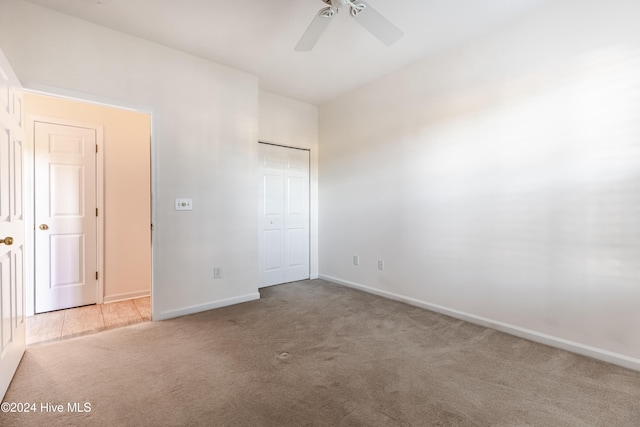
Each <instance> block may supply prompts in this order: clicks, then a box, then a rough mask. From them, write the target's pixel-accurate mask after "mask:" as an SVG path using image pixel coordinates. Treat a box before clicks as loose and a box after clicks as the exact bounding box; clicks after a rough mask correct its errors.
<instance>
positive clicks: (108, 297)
mask: <svg viewBox="0 0 640 427" xmlns="http://www.w3.org/2000/svg"><path fill="white" fill-rule="evenodd" d="M149 295H151V291H138V292H127V293H123V294H115V295H105V296H104V298H103V299H102V303H103V304H108V303H110V302H117V301H125V300H128V299H134V298H143V297H148V296H149Z"/></svg>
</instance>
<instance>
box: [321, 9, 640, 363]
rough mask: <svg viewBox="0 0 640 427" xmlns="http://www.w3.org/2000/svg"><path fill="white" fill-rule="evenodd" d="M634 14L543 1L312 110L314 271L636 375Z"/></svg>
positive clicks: (639, 146)
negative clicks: (315, 146) (380, 264)
mask: <svg viewBox="0 0 640 427" xmlns="http://www.w3.org/2000/svg"><path fill="white" fill-rule="evenodd" d="M639 16H640V2H638V1H636V0H616V1H610V2H601V1H597V0H586V1H584V0H581V1H577V0H576V1H558V2H553V3H552V4H550V5H549V6H548V7H547V8H545V9H544V10H541V11H540V12H539V13H537V14H536V15H532V16H529V17H527V18H526V19H524V20H522V21H521V22H517V23H514V24H513V25H511V26H508V27H504V28H501V29H500V30H499V31H497V32H495V33H494V34H491V35H489V36H487V37H485V38H482V39H478V40H476V41H474V42H472V43H470V44H468V45H466V46H463V47H460V48H457V49H455V50H452V51H448V52H445V53H442V54H440V55H438V56H436V57H433V58H431V59H427V60H424V61H422V62H420V63H417V64H415V65H414V66H411V67H409V68H407V69H404V70H402V71H400V72H397V73H394V74H392V75H389V76H387V77H385V78H383V79H381V80H379V81H376V82H374V83H372V84H369V85H367V86H365V87H363V88H361V89H359V90H356V91H354V92H352V93H350V94H347V95H345V96H343V97H341V98H339V99H337V100H334V101H332V102H329V103H327V104H325V105H323V106H321V108H320V147H321V152H320V182H321V186H320V198H319V206H320V226H319V227H320V267H321V268H320V273H321V276H322V277H326V278H329V279H333V280H337V281H339V282H342V283H345V284H349V285H351V286H359V287H363V288H367V289H369V290H370V291H373V292H377V293H381V294H384V295H387V296H391V297H394V298H398V299H403V300H406V301H410V302H412V303H414V304H418V305H422V306H426V307H431V308H434V309H437V310H440V311H444V312H447V313H450V314H454V315H456V316H459V317H463V318H468V319H471V320H474V321H476V322H479V323H484V324H491V325H493V326H494V327H498V328H500V329H503V330H509V331H510V332H512V333H516V334H520V335H523V336H527V337H529V338H534V339H538V340H540V341H543V342H549V343H552V344H554V345H558V346H561V347H565V348H570V349H572V350H575V351H579V352H582V353H585V354H591V355H594V356H596V357H600V358H603V359H605V360H611V361H614V362H616V363H620V364H623V365H625V366H631V367H634V368H636V369H640V334H639V333H638V325H640V306H639V301H640V120H639V119H638V118H639V117H640V26H639V25H638V17H639ZM353 255H359V256H360V266H359V267H355V266H354V265H352V256H353ZM378 259H382V260H384V261H385V263H386V269H385V270H384V271H383V272H381V271H378V270H377V264H376V263H377V260H378Z"/></svg>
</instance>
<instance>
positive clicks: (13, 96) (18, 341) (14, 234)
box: [0, 51, 25, 400]
mask: <svg viewBox="0 0 640 427" xmlns="http://www.w3.org/2000/svg"><path fill="white" fill-rule="evenodd" d="M23 135H24V130H23V128H22V93H21V92H20V84H19V82H18V79H17V78H16V76H15V74H14V73H13V71H12V70H11V67H10V66H9V63H8V62H7V60H6V58H5V57H4V54H3V53H2V51H0V239H2V240H3V243H0V396H4V394H5V392H6V391H7V388H8V387H9V383H10V382H11V379H12V378H13V374H14V373H15V371H16V369H17V367H18V364H19V363H20V359H21V358H22V354H23V353H24V349H25V317H24V313H25V306H24V304H25V302H24V295H25V292H24V290H25V285H24V242H25V239H24V235H25V228H24V218H23V216H24V215H23V212H24V208H23V204H22V202H23V198H24V197H23V188H22V185H23V179H22V171H23V169H22V162H23V156H24V153H23ZM8 237H11V238H12V241H11V239H8V240H9V241H7V238H8ZM0 400H2V399H0Z"/></svg>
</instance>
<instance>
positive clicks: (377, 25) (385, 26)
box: [351, 1, 404, 46]
mask: <svg viewBox="0 0 640 427" xmlns="http://www.w3.org/2000/svg"><path fill="white" fill-rule="evenodd" d="M353 3H355V6H356V8H357V9H359V10H354V9H352V12H351V16H353V18H354V19H355V20H356V21H358V22H359V23H360V25H362V26H363V27H364V28H366V29H367V30H368V31H369V32H370V33H371V34H373V35H374V36H376V37H377V38H378V40H380V41H381V42H382V43H384V44H386V45H387V46H389V45H391V44H393V43H395V42H397V41H398V40H399V39H400V37H402V36H403V35H404V33H403V32H402V31H401V30H400V28H398V27H396V26H395V25H393V24H392V23H391V21H389V20H388V19H387V18H385V17H384V16H382V15H381V14H380V12H378V11H377V10H375V9H374V8H373V7H371V5H369V3H367V2H365V1H355V2H353ZM358 5H364V6H365V7H364V8H358V7H357V6H358Z"/></svg>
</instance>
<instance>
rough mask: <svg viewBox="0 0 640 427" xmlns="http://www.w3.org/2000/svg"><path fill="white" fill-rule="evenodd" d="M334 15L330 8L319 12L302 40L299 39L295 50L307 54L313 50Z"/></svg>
mask: <svg viewBox="0 0 640 427" xmlns="http://www.w3.org/2000/svg"><path fill="white" fill-rule="evenodd" d="M334 15H335V12H334V11H333V9H331V8H330V7H326V8H324V9H322V10H320V12H318V14H317V15H316V16H315V18H313V21H311V24H309V27H308V28H307V31H305V32H304V34H303V35H302V38H300V41H299V42H298V44H297V45H296V50H297V51H300V52H308V51H310V50H311V49H313V47H314V46H315V45H316V43H317V42H318V40H319V39H320V36H321V35H322V33H324V30H326V29H327V26H328V25H329V23H330V22H331V18H333V16H334Z"/></svg>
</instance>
